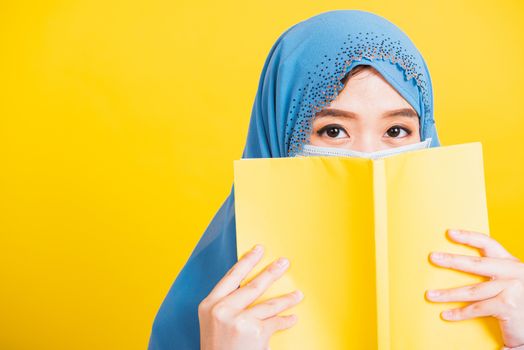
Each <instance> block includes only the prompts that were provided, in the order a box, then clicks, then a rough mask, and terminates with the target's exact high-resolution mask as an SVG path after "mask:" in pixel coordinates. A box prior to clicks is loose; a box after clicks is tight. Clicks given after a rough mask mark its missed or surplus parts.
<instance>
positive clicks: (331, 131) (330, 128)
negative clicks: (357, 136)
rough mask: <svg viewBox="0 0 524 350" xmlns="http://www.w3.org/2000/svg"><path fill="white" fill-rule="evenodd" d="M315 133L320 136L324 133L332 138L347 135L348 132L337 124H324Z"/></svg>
mask: <svg viewBox="0 0 524 350" xmlns="http://www.w3.org/2000/svg"><path fill="white" fill-rule="evenodd" d="M317 134H318V135H319V136H322V135H323V134H326V135H327V136H328V137H330V138H333V139H338V138H341V137H347V136H348V134H347V133H346V131H345V130H344V128H342V127H340V126H338V125H327V126H324V127H323V128H322V129H320V130H319V131H317ZM341 135H342V136H341Z"/></svg>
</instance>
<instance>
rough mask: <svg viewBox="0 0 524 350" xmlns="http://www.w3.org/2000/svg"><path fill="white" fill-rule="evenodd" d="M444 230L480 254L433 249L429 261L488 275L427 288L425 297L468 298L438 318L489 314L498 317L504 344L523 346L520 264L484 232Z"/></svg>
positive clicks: (523, 281)
mask: <svg viewBox="0 0 524 350" xmlns="http://www.w3.org/2000/svg"><path fill="white" fill-rule="evenodd" d="M447 232H448V236H449V237H450V238H451V239H452V240H453V241H455V242H457V243H461V244H465V245H468V246H471V247H475V248H478V249H479V250H480V253H481V255H482V256H481V257H478V256H469V255H459V254H450V253H442V252H433V253H431V255H430V257H431V261H432V262H433V263H434V264H436V265H438V266H442V267H446V268H451V269H455V270H460V271H465V272H470V273H474V274H477V275H481V276H487V277H491V280H490V281H485V282H482V283H478V284H473V285H470V286H465V287H459V288H452V289H441V290H438V289H435V290H428V291H427V292H426V297H427V299H428V300H430V301H434V302H468V301H471V302H472V303H471V304H469V305H467V306H465V307H462V308H457V309H451V310H447V311H444V312H442V317H443V318H444V319H445V320H449V321H460V320H466V319H470V318H474V317H483V316H493V317H495V318H497V319H498V320H499V325H500V328H501V331H502V337H503V340H504V344H505V346H507V347H517V346H520V345H524V263H522V262H521V261H520V260H519V259H517V258H516V257H514V256H513V255H511V254H510V253H508V251H507V250H506V249H504V247H503V246H502V245H501V244H500V243H498V242H497V241H496V240H495V239H493V238H492V237H490V236H488V235H485V234H483V233H478V232H471V231H464V230H448V231H447Z"/></svg>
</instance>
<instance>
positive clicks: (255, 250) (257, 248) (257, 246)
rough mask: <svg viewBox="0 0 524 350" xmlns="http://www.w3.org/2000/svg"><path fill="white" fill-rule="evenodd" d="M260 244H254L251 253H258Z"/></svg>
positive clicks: (260, 250) (260, 247) (260, 249)
mask: <svg viewBox="0 0 524 350" xmlns="http://www.w3.org/2000/svg"><path fill="white" fill-rule="evenodd" d="M262 249H263V248H262V246H261V245H260V244H255V246H254V247H253V253H257V254H258V253H260V252H262Z"/></svg>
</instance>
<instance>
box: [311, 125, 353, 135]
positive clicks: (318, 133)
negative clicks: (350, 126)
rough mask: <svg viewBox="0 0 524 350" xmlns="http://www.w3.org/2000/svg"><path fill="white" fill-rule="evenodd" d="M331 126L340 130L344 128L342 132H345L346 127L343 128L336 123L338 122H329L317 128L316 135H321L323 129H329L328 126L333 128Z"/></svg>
mask: <svg viewBox="0 0 524 350" xmlns="http://www.w3.org/2000/svg"><path fill="white" fill-rule="evenodd" d="M333 127H335V128H339V129H341V130H344V132H345V133H346V134H347V131H346V129H344V128H343V127H342V126H340V125H338V124H329V125H326V126H323V127H322V128H320V129H319V130H317V135H318V136H322V133H323V132H324V131H326V130H327V129H329V128H333Z"/></svg>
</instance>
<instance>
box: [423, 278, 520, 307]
mask: <svg viewBox="0 0 524 350" xmlns="http://www.w3.org/2000/svg"><path fill="white" fill-rule="evenodd" d="M510 283H511V280H493V281H487V282H482V283H478V284H473V285H471V286H465V287H459V288H451V289H433V290H428V291H427V293H426V297H427V298H428V299H429V300H430V301H435V302H459V301H477V300H484V299H489V298H493V297H494V296H496V295H497V294H499V293H500V292H502V291H503V290H504V289H505V288H506V287H508V286H509V285H510Z"/></svg>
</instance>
